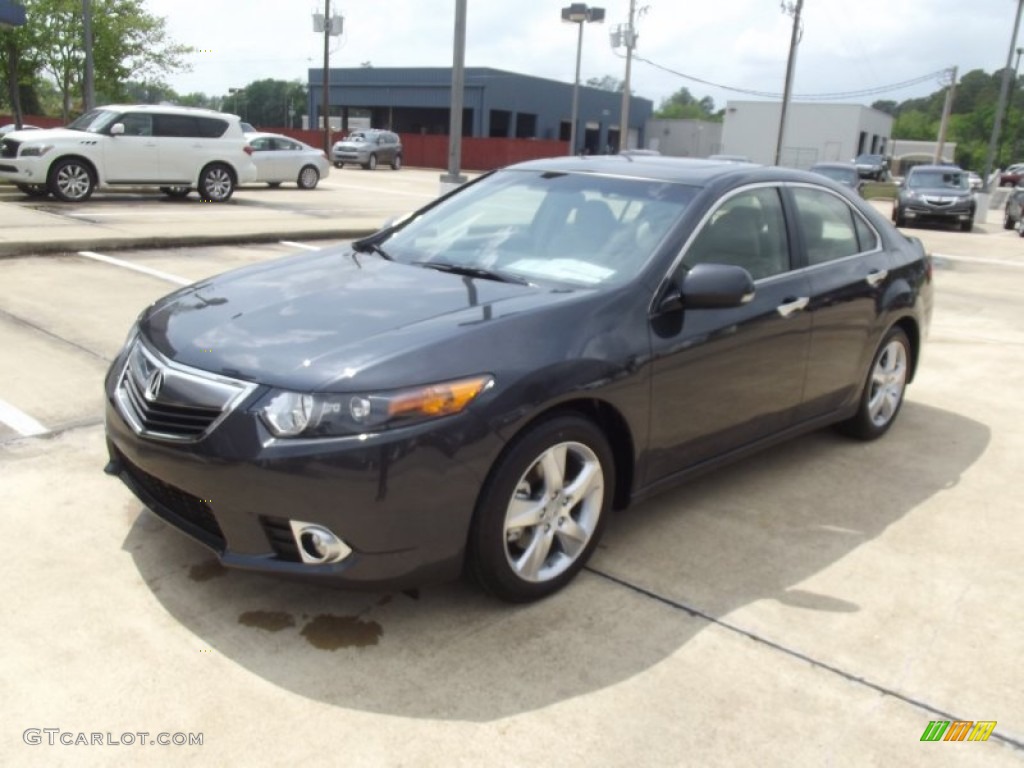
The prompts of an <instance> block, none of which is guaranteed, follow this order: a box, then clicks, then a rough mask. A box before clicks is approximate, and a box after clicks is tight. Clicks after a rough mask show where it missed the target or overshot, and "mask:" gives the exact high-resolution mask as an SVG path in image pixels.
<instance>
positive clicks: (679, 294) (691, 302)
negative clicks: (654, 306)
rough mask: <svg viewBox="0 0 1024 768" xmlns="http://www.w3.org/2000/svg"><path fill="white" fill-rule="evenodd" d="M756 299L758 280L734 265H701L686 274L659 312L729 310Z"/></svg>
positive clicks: (664, 301)
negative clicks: (755, 292)
mask: <svg viewBox="0 0 1024 768" xmlns="http://www.w3.org/2000/svg"><path fill="white" fill-rule="evenodd" d="M753 298H754V278H753V277H751V275H750V273H749V272H747V270H745V269H744V268H743V267H737V266H734V265H732V264H697V265H696V266H695V267H693V268H692V269H690V270H689V271H688V272H686V273H685V274H684V275H683V276H682V279H681V280H679V282H678V284H677V285H676V286H675V290H673V291H672V292H671V293H670V294H669V295H668V296H666V297H665V299H664V300H663V301H662V302H661V306H660V307H659V309H661V310H662V311H665V312H667V311H671V310H674V309H684V308H685V309H726V308H729V307H739V306H742V305H743V304H746V303H747V302H749V301H750V300H751V299H753Z"/></svg>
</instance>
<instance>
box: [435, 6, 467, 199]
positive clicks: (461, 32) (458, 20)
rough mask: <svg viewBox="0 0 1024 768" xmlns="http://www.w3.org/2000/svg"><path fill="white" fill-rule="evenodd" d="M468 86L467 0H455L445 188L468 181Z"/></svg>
mask: <svg viewBox="0 0 1024 768" xmlns="http://www.w3.org/2000/svg"><path fill="white" fill-rule="evenodd" d="M465 86H466V0H455V39H454V42H453V44H452V98H451V108H450V113H451V114H449V116H448V173H446V174H444V175H442V176H441V191H442V192H445V191H447V190H448V189H450V188H451V187H452V186H453V185H454V186H457V185H459V184H464V183H465V182H466V177H465V176H462V175H461V174H460V173H459V166H460V165H461V164H462V100H463V91H464V90H465Z"/></svg>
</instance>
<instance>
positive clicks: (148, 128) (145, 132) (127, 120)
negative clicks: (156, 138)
mask: <svg viewBox="0 0 1024 768" xmlns="http://www.w3.org/2000/svg"><path fill="white" fill-rule="evenodd" d="M119 122H122V123H124V135H125V136H152V135H153V116H152V115H148V114H142V113H139V112H128V113H126V114H124V115H121V119H120V121H119Z"/></svg>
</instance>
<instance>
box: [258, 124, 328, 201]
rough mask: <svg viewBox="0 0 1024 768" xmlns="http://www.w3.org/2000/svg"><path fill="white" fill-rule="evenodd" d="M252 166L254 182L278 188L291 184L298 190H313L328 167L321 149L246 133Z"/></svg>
mask: <svg viewBox="0 0 1024 768" xmlns="http://www.w3.org/2000/svg"><path fill="white" fill-rule="evenodd" d="M245 137H246V139H247V140H248V141H249V146H251V147H252V149H253V153H252V161H253V162H254V163H255V164H256V181H257V182H260V183H266V184H269V185H270V186H272V187H279V186H281V184H282V183H284V182H292V181H293V182H295V183H296V184H297V185H298V186H299V188H300V189H314V188H315V187H316V185H317V184H319V183H320V179H322V178H324V177H325V176H327V175H329V174H330V172H331V164H330V162H328V160H327V155H326V154H325V153H324V151H323V150H320V149H314V148H313V147H311V146H309V144H304V143H303V142H301V141H297V140H295V139H292V138H290V137H288V136H282V135H281V134H279V133H247V134H246V135H245Z"/></svg>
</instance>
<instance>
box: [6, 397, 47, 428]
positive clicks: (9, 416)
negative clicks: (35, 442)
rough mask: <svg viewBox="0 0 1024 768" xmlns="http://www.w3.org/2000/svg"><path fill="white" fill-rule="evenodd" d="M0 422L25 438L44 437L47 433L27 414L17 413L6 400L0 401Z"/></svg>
mask: <svg viewBox="0 0 1024 768" xmlns="http://www.w3.org/2000/svg"><path fill="white" fill-rule="evenodd" d="M0 421H2V422H3V423H4V424H6V425H7V426H8V427H10V428H11V429H13V430H14V431H16V432H18V433H20V434H21V435H24V436H25V437H33V436H35V435H45V434H46V433H47V432H48V431H49V430H48V429H47V428H46V427H44V426H43V425H42V424H40V423H39V422H38V421H36V420H35V419H33V418H32V417H31V416H29V415H28V414H27V413H23V412H22V411H19V410H18V409H17V408H15V407H14V406H13V405H11V404H10V403H8V402H7V401H6V400H0Z"/></svg>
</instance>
